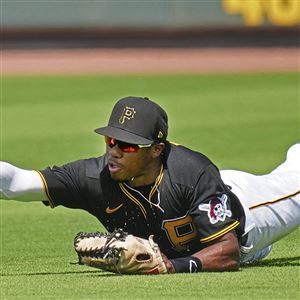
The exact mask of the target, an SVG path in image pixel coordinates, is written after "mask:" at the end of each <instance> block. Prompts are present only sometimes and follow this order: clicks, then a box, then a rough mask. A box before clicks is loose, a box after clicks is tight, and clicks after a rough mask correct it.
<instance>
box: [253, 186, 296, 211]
mask: <svg viewBox="0 0 300 300" xmlns="http://www.w3.org/2000/svg"><path fill="white" fill-rule="evenodd" d="M299 193H300V190H299V191H297V192H295V193H293V194H290V195H286V196H283V197H280V198H278V199H274V200H270V201H266V202H262V203H258V204H255V205H253V206H250V207H249V209H254V208H257V207H260V206H265V205H269V204H274V203H277V202H279V201H283V200H287V199H289V198H290V197H293V196H296V195H297V194H299Z"/></svg>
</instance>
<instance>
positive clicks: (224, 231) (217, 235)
mask: <svg viewBox="0 0 300 300" xmlns="http://www.w3.org/2000/svg"><path fill="white" fill-rule="evenodd" d="M238 225H240V222H239V221H235V222H233V223H232V224H231V225H229V226H227V227H226V228H224V229H223V230H221V231H219V232H217V233H215V234H213V235H210V236H208V237H206V238H203V239H200V242H201V243H208V242H210V241H213V240H215V239H217V238H218V237H220V236H222V235H224V234H225V233H227V232H229V231H231V230H232V229H234V228H236V227H237V226H238Z"/></svg>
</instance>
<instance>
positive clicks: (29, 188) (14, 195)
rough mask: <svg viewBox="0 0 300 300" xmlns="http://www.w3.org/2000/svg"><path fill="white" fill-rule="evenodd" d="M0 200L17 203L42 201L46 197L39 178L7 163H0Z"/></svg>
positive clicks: (33, 172)
mask: <svg viewBox="0 0 300 300" xmlns="http://www.w3.org/2000/svg"><path fill="white" fill-rule="evenodd" d="M0 198H1V199H14V200H19V201H42V200H46V199H47V196H46V193H45V190H44V185H43V181H42V178H41V176H40V175H39V173H38V172H36V171H33V170H24V169H21V168H18V167H16V166H13V165H11V164H9V163H7V162H3V161H1V162H0Z"/></svg>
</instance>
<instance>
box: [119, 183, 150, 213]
mask: <svg viewBox="0 0 300 300" xmlns="http://www.w3.org/2000/svg"><path fill="white" fill-rule="evenodd" d="M119 187H120V188H121V190H122V192H123V193H124V194H125V195H126V196H127V197H128V198H129V199H130V200H131V201H132V202H133V203H135V204H136V205H137V206H138V207H139V208H140V210H141V211H142V214H143V216H144V218H145V219H147V212H146V209H145V207H144V206H143V205H142V203H141V202H140V201H139V200H138V199H136V198H135V197H134V196H133V195H131V194H130V193H129V192H128V191H127V190H126V188H125V186H124V185H123V183H119Z"/></svg>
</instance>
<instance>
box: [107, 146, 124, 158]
mask: <svg viewBox="0 0 300 300" xmlns="http://www.w3.org/2000/svg"><path fill="white" fill-rule="evenodd" d="M107 153H108V155H109V156H110V157H114V158H121V157H122V155H123V152H122V151H121V150H120V148H119V146H118V145H114V146H113V147H107Z"/></svg>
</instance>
